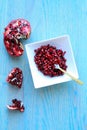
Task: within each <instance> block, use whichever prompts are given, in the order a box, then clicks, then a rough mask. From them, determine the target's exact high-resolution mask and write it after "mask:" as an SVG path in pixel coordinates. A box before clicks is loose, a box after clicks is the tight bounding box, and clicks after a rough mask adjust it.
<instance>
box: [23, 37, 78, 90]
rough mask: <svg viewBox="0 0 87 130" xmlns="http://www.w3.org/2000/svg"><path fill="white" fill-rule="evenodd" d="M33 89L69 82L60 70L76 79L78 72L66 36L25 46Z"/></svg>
mask: <svg viewBox="0 0 87 130" xmlns="http://www.w3.org/2000/svg"><path fill="white" fill-rule="evenodd" d="M25 48H26V52H27V56H28V61H29V65H30V70H31V74H32V78H33V82H34V87H35V88H41V87H46V86H50V85H54V84H59V83H62V82H67V81H70V80H71V78H70V77H69V76H67V75H65V74H64V73H63V72H62V71H61V70H60V69H58V68H56V67H55V66H56V65H59V67H61V68H62V69H63V70H65V71H68V72H70V73H71V74H72V75H75V77H76V78H78V71H77V67H76V64H75V59H74V55H73V51H72V47H71V42H70V38H69V36H68V35H64V36H60V37H56V38H52V39H49V40H44V41H39V42H34V43H29V44H27V45H25Z"/></svg>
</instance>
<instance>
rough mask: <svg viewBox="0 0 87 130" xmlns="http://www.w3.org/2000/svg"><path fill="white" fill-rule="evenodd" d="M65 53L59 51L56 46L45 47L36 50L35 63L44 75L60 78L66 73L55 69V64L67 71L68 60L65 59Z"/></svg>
mask: <svg viewBox="0 0 87 130" xmlns="http://www.w3.org/2000/svg"><path fill="white" fill-rule="evenodd" d="M65 53H66V52H65V51H64V52H63V51H62V50H61V49H57V48H56V47H55V46H51V45H49V44H48V45H44V46H41V47H39V48H37V49H36V50H35V56H34V61H35V63H36V65H37V68H38V70H40V71H41V72H42V73H43V74H44V75H47V76H50V77H54V76H60V75H63V74H64V73H63V72H61V71H60V70H59V69H56V68H55V64H59V66H60V67H61V68H62V69H64V70H66V69H67V65H66V59H65V57H64V55H65Z"/></svg>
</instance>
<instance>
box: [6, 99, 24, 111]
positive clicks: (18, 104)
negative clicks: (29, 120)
mask: <svg viewBox="0 0 87 130" xmlns="http://www.w3.org/2000/svg"><path fill="white" fill-rule="evenodd" d="M7 108H8V109H10V110H19V111H20V112H23V111H24V109H25V108H24V105H23V103H22V102H21V101H20V100H17V99H13V100H12V105H7Z"/></svg>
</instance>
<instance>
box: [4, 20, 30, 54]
mask: <svg viewBox="0 0 87 130" xmlns="http://www.w3.org/2000/svg"><path fill="white" fill-rule="evenodd" d="M30 33H31V26H30V23H29V22H28V21H27V20H24V19H16V20H13V21H11V22H10V23H9V24H8V25H7V27H6V28H5V31H4V45H5V47H6V49H7V52H8V53H9V54H10V55H11V56H21V55H22V54H23V52H24V49H23V45H22V43H21V42H20V39H22V38H24V39H27V38H29V37H30Z"/></svg>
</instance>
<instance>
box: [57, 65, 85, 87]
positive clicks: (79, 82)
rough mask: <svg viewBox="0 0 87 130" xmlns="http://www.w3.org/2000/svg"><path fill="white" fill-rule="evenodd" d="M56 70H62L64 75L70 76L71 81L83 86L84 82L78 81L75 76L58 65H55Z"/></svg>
mask: <svg viewBox="0 0 87 130" xmlns="http://www.w3.org/2000/svg"><path fill="white" fill-rule="evenodd" d="M55 68H56V69H59V70H61V71H62V72H63V73H65V74H66V75H68V76H69V77H70V78H71V79H73V80H74V81H76V82H77V83H78V84H80V85H83V82H82V81H81V80H79V79H77V78H76V77H74V76H73V75H71V74H70V73H69V72H67V71H65V70H64V69H62V68H61V67H60V66H59V65H58V64H55Z"/></svg>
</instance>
